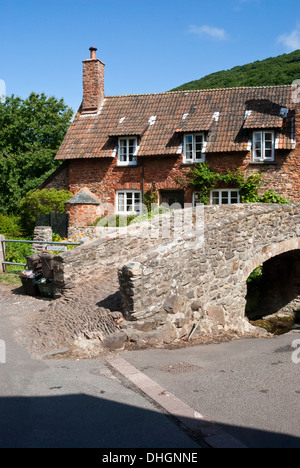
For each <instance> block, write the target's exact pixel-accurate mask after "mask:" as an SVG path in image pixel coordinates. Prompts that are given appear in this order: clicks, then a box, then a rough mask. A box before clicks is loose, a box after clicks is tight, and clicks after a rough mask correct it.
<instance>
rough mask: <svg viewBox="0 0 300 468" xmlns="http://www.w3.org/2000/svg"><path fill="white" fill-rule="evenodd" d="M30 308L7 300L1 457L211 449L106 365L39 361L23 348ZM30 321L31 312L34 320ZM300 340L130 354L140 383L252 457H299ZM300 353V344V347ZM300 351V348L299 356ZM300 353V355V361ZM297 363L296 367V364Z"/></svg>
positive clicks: (1, 308) (0, 306) (0, 369)
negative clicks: (260, 453)
mask: <svg viewBox="0 0 300 468" xmlns="http://www.w3.org/2000/svg"><path fill="white" fill-rule="evenodd" d="M28 306H29V302H26V300H23V299H22V298H16V299H15V302H14V303H11V301H6V300H1V303H0V312H1V320H0V344H1V340H2V341H3V342H4V343H5V345H6V356H5V363H1V356H0V448H21V447H26V448H27V447H28V448H30V447H33V448H39V447H47V448H48V447H50V448H51V447H66V448H68V447H75V448H81V447H94V448H111V449H113V448H152V449H154V448H169V449H171V448H173V449H179V448H180V449H194V450H197V449H198V448H200V447H202V446H203V447H205V444H203V443H202V442H203V441H202V439H201V437H198V439H196V440H195V439H192V438H190V437H189V434H188V433H187V432H186V431H185V430H183V429H184V428H182V427H179V426H178V424H176V421H175V422H174V421H173V420H172V419H170V418H169V417H168V416H167V414H166V411H165V409H164V407H163V406H159V405H157V403H155V402H154V401H153V400H151V398H149V397H147V390H146V393H144V392H141V390H140V389H139V385H138V384H137V385H136V386H134V385H132V383H131V382H130V381H129V380H127V379H126V376H125V377H124V376H122V377H121V376H120V375H119V374H118V373H115V372H113V370H112V369H111V367H110V366H109V365H108V364H107V362H106V357H107V356H105V357H104V356H103V359H102V358H101V359H94V360H70V359H48V360H38V359H33V358H32V357H31V356H30V355H29V354H28V352H27V351H26V350H25V349H24V348H23V347H22V346H20V345H19V344H17V342H16V341H15V339H14V332H15V330H16V329H17V325H18V314H19V313H20V310H21V309H22V313H23V314H24V310H25V309H26V310H27V309H28ZM26 313H30V311H29V310H28V312H26ZM296 339H300V334H299V332H298V333H297V332H294V333H291V334H287V335H283V336H280V337H276V338H273V339H245V340H239V341H233V342H229V343H221V344H216V345H202V346H195V347H188V348H183V349H177V350H161V349H152V350H143V351H123V352H120V353H118V354H117V357H120V358H121V359H123V360H124V359H125V361H126V362H128V363H130V364H131V365H132V366H134V368H135V369H137V370H138V371H140V374H139V378H140V377H141V383H142V382H144V384H145V382H147V379H145V378H144V379H143V376H145V377H146V378H148V380H149V378H150V379H151V380H149V381H150V387H151V382H154V383H157V384H159V385H160V386H161V387H162V388H163V389H165V390H163V392H161V393H162V394H166V395H167V396H168V395H173V396H174V397H176V398H177V401H180V402H182V404H186V405H189V407H190V408H191V409H192V410H195V412H197V413H200V414H201V415H203V416H204V417H205V418H207V419H208V420H209V421H212V422H214V423H216V424H217V425H218V427H220V428H221V430H222V431H223V432H224V434H228V435H229V436H233V437H235V438H236V439H238V440H239V441H240V442H241V443H242V444H244V446H246V447H249V448H256V447H264V448H273V447H276V448H279V447H280V448H300V424H299V420H300V418H299V416H300V381H299V370H300V363H296V362H298V361H299V360H300V359H299V357H300V352H299V353H298V354H297V349H294V348H292V343H293V342H294V341H295V340H296ZM299 345H300V343H299ZM299 345H298V348H300V346H299ZM293 353H294V354H293ZM292 357H294V361H295V362H293V360H292Z"/></svg>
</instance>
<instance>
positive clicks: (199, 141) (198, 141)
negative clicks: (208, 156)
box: [195, 135, 203, 159]
mask: <svg viewBox="0 0 300 468" xmlns="http://www.w3.org/2000/svg"><path fill="white" fill-rule="evenodd" d="M202 148H203V135H196V136H195V151H196V159H201V158H202Z"/></svg>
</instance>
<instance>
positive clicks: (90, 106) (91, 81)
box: [81, 47, 105, 114]
mask: <svg viewBox="0 0 300 468" xmlns="http://www.w3.org/2000/svg"><path fill="white" fill-rule="evenodd" d="M96 50H97V49H96V47H90V52H91V55H90V58H89V59H87V60H83V62H82V63H83V98H82V110H81V112H82V114H95V113H97V111H98V110H99V108H100V106H101V103H102V101H103V99H104V67H105V65H104V63H103V62H101V60H99V59H97V58H96Z"/></svg>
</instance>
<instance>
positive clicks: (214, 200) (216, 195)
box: [212, 191, 219, 205]
mask: <svg viewBox="0 0 300 468" xmlns="http://www.w3.org/2000/svg"><path fill="white" fill-rule="evenodd" d="M212 204H213V205H219V192H216V191H213V192H212Z"/></svg>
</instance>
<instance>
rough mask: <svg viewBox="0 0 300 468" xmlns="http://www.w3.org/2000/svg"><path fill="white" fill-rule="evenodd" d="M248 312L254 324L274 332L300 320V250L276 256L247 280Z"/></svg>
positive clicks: (284, 330)
mask: <svg viewBox="0 0 300 468" xmlns="http://www.w3.org/2000/svg"><path fill="white" fill-rule="evenodd" d="M245 315H246V317H247V318H248V319H249V321H250V322H251V323H252V324H253V325H257V326H261V327H263V328H266V329H267V330H268V331H270V332H271V333H274V334H281V333H285V332H287V331H289V330H291V329H292V328H293V327H296V326H297V325H298V324H299V323H300V250H299V249H297V250H292V251H288V252H284V253H282V254H279V255H276V256H274V257H272V258H270V259H268V260H266V261H264V262H263V263H262V264H261V265H259V266H258V267H257V268H255V269H254V270H253V271H252V272H251V274H250V275H249V276H248V279H247V295H246V309H245Z"/></svg>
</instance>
